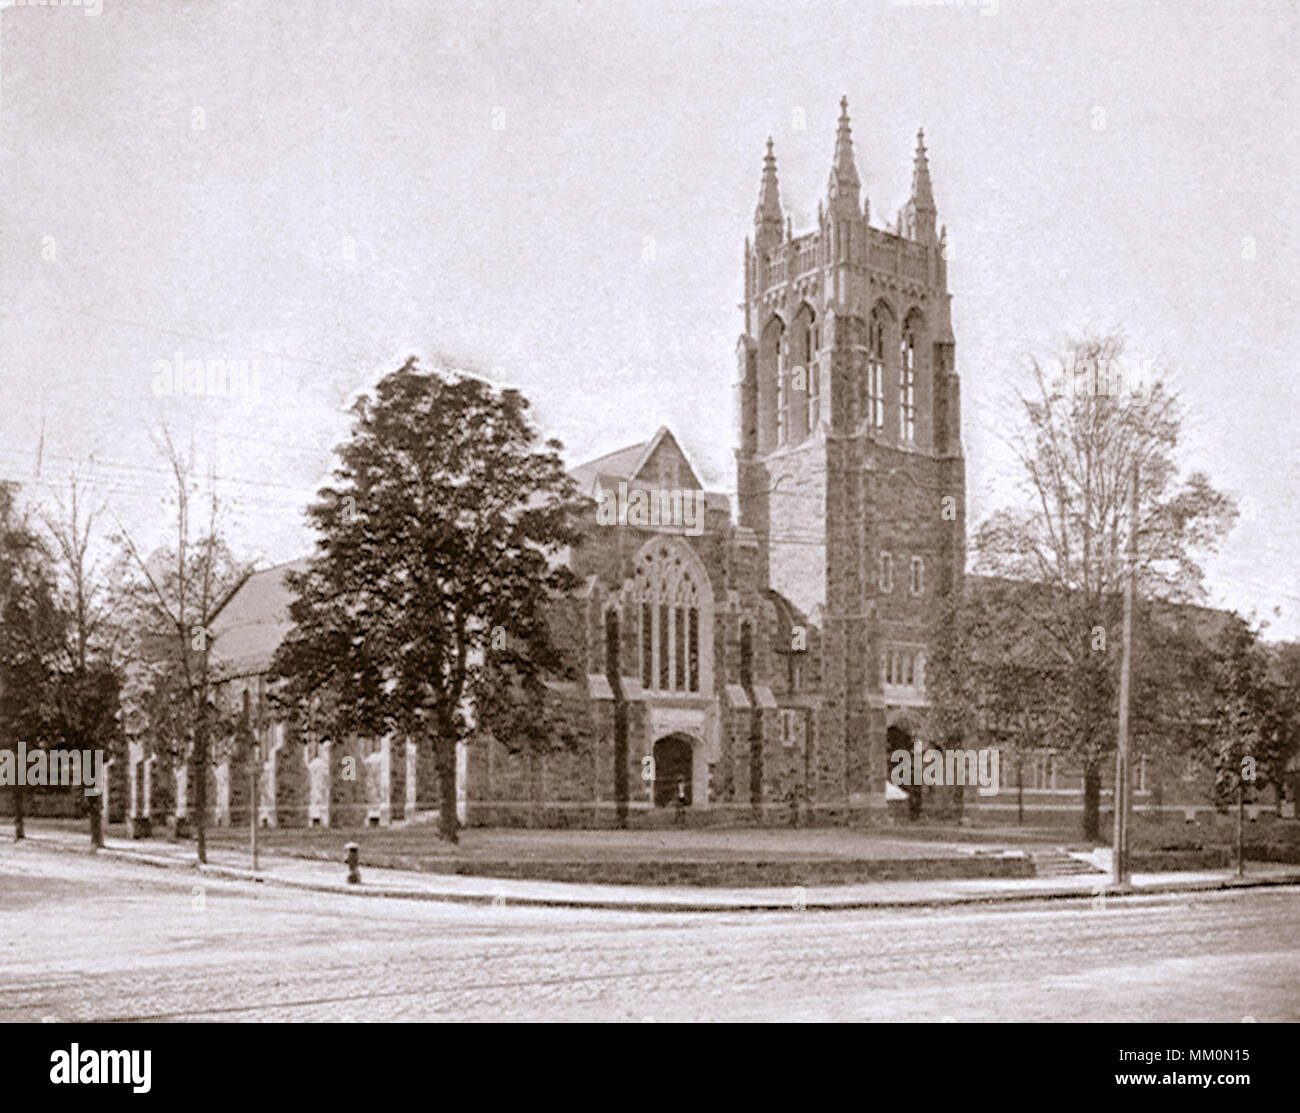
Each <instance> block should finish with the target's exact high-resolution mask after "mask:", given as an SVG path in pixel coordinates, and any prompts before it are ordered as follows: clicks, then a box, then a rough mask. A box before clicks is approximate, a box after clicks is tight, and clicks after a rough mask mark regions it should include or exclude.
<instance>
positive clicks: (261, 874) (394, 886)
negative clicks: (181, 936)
mask: <svg viewBox="0 0 1300 1113" xmlns="http://www.w3.org/2000/svg"><path fill="white" fill-rule="evenodd" d="M27 841H28V842H29V843H30V844H31V845H32V847H33V848H40V849H45V850H57V851H65V852H71V853H81V854H89V846H88V840H87V839H86V836H85V835H84V834H83V833H76V834H75V835H74V834H73V833H72V832H68V833H67V834H64V833H62V832H41V833H40V834H36V835H29V836H28V839H27ZM100 854H101V855H102V856H104V857H107V858H111V859H114V860H118V861H122V862H133V863H137V864H141V865H152V866H158V867H163V868H170V869H185V870H193V871H197V872H200V873H203V874H205V875H207V876H210V877H219V878H226V879H230V880H237V881H250V882H257V883H261V884H271V885H277V886H283V887H286V888H294V889H304V890H309V891H312V892H323V893H340V894H346V895H348V896H370V897H387V898H393V899H402V900H431V901H448V902H455V903H462V904H490V905H497V906H501V905H513V906H533V907H543V908H583V909H612V910H621V911H627V912H740V911H791V910H794V911H803V910H808V909H826V910H835V909H840V910H851V909H869V908H898V907H918V908H926V907H944V906H949V905H971V904H995V903H1007V902H1014V901H1044V900H1068V899H1074V900H1079V899H1094V898H1096V897H1097V896H1098V895H1099V894H1101V893H1104V894H1105V896H1106V899H1108V900H1109V899H1121V900H1122V899H1123V898H1124V897H1126V896H1130V895H1147V894H1158V893H1192V892H1210V891H1214V890H1220V889H1238V888H1256V887H1261V886H1278V885H1300V869H1297V868H1296V867H1295V866H1291V865H1281V864H1279V865H1272V864H1269V863H1248V866H1247V869H1248V873H1247V876H1246V877H1245V878H1244V879H1239V878H1237V877H1236V876H1234V875H1229V874H1225V873H1224V871H1221V870H1220V871H1187V872H1179V873H1140V874H1134V875H1133V878H1132V885H1131V887H1130V888H1128V889H1124V890H1119V889H1115V888H1114V887H1112V886H1111V885H1110V880H1109V875H1106V874H1092V875H1088V874H1083V875H1079V876H1074V877H1043V878H1023V879H1015V880H1009V879H1006V878H995V879H985V878H982V879H965V880H953V881H876V882H871V883H868V884H861V885H839V886H825V887H809V888H806V889H805V888H801V887H787V888H779V889H713V888H707V889H706V888H695V887H669V886H663V887H660V886H655V887H650V886H632V885H586V884H571V883H568V882H561V881H524V880H512V879H505V878H494V877H466V876H458V875H452V874H435V873H420V872H415V871H410V870H396V869H382V868H379V867H368V866H366V864H365V862H364V861H363V862H362V863H361V876H362V882H361V884H359V885H349V884H347V883H346V876H347V869H346V867H345V866H344V864H343V862H342V861H341V860H340V861H339V862H338V863H333V862H324V861H314V860H309V859H302V858H290V857H286V856H282V855H272V854H263V855H260V856H259V865H260V867H261V868H260V869H259V870H258V872H257V873H253V871H252V870H251V869H250V868H249V858H248V855H247V853H244V854H239V853H236V852H234V851H231V850H224V849H217V848H212V849H210V850H209V854H208V864H207V865H204V866H198V865H196V864H195V861H194V844H193V843H192V842H184V843H170V842H161V841H159V842H151V843H150V844H149V845H148V847H147V848H143V849H142V848H141V845H140V843H138V842H131V841H129V840H126V839H118V838H108V839H105V845H104V849H103V850H102V851H100Z"/></svg>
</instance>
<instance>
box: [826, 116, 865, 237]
mask: <svg viewBox="0 0 1300 1113" xmlns="http://www.w3.org/2000/svg"><path fill="white" fill-rule="evenodd" d="M861 192H862V182H861V181H860V180H859V178H858V168H857V166H856V165H855V164H854V162H853V132H852V129H851V128H850V126H849V98H848V97H841V98H840V119H839V125H838V127H837V129H836V132H835V157H834V159H833V160H832V162H831V176H830V181H829V183H828V185H827V195H828V197H829V198H830V213H831V217H832V218H833V219H841V220H843V219H846V218H854V219H857V218H860V217H861V216H862V209H861V208H860V207H859V205H858V195H859V193H861Z"/></svg>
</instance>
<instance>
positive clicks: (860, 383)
mask: <svg viewBox="0 0 1300 1113" xmlns="http://www.w3.org/2000/svg"><path fill="white" fill-rule="evenodd" d="M860 194H861V182H860V179H859V177H858V170H857V166H856V163H855V158H854V151H853V136H852V130H851V126H850V121H849V113H848V102H847V99H845V100H841V102H840V117H839V122H838V126H837V129H836V135H835V149H834V154H833V157H832V162H831V170H830V178H829V183H828V186H827V196H826V199H825V201H824V203H821V204H819V205H818V219H817V226H816V227H815V228H814V229H813V230H812V231H810V232H807V233H805V234H803V235H799V236H793V235H791V233H790V229H789V226H788V224H785V223H784V222H783V219H782V211H781V203H780V198H779V195H778V191H777V176H776V157H775V155H774V153H773V150H772V142H771V140H770V139H769V140H768V149H767V156H766V158H765V159H764V164H763V174H762V185H761V189H760V194H759V203H758V207H757V209H756V211H755V214H754V236H753V240H752V242H750V241H749V240H746V244H745V264H744V269H745V276H744V287H745V300H744V313H745V324H744V331H743V333H742V334H741V337H740V342H739V346H738V353H737V354H738V361H739V382H738V384H737V393H738V401H739V415H738V416H739V424H740V429H739V447H738V449H737V452H736V458H737V486H738V499H739V507H740V524H741V526H743V527H748V528H750V529H752V530H754V532H755V533H756V535H757V537H758V540H759V554H760V574H761V576H762V578H763V580H764V585H765V586H766V587H768V588H770V589H771V590H773V591H775V592H777V593H779V594H780V595H781V596H783V597H784V598H785V599H786V600H788V601H789V603H791V604H792V605H793V607H794V610H795V612H796V613H801V614H803V615H805V616H807V618H808V620H809V621H810V622H811V623H812V624H813V625H814V626H816V627H819V628H820V630H821V639H820V646H821V660H820V662H818V666H819V667H818V668H816V669H814V670H810V675H815V676H817V677H819V680H818V684H819V687H820V690H821V695H822V699H821V710H820V711H819V713H818V715H817V718H816V721H815V723H814V725H813V735H814V737H813V739H812V740H811V745H812V747H813V754H812V762H811V764H812V774H813V776H812V783H813V793H814V803H816V804H819V805H821V806H822V807H826V808H839V807H841V806H846V805H847V806H853V805H865V806H883V804H884V784H885V779H886V774H887V768H888V766H887V752H888V750H892V749H894V748H897V747H898V746H904V745H910V744H911V737H910V736H911V734H912V733H914V732H915V730H916V728H917V726H918V724H919V718H920V712H921V710H922V709H923V708H924V707H925V682H924V676H925V658H926V656H927V648H928V646H929V644H930V643H931V640H932V638H933V636H934V630H935V624H936V622H937V620H938V618H939V615H940V614H941V613H942V607H943V602H944V596H945V594H946V593H949V592H953V591H957V590H960V587H961V581H962V571H963V567H964V562H965V464H964V461H963V458H962V446H961V401H960V390H959V384H958V378H957V373H956V369H955V363H954V351H955V343H954V340H953V335H952V325H951V319H950V313H949V302H950V295H949V293H948V279H947V264H946V260H945V236H944V234H943V233H942V232H940V233H938V234H936V230H935V229H936V219H937V210H936V207H935V202H934V195H933V190H932V186H931V181H930V167H929V161H928V158H927V155H926V150H925V144H924V140H923V136H922V135H920V134H918V137H917V149H916V156H915V163H914V166H913V173H912V188H911V195H910V197H909V199H908V201H907V203H906V205H905V206H904V208H903V210H902V212H901V213H900V214H899V218H898V222H897V226H896V227H895V228H891V229H880V228H875V227H872V226H871V224H870V209H869V205H868V202H867V199H866V198H865V197H862V196H860Z"/></svg>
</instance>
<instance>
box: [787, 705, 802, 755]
mask: <svg viewBox="0 0 1300 1113" xmlns="http://www.w3.org/2000/svg"><path fill="white" fill-rule="evenodd" d="M806 736H807V719H806V718H805V717H804V712H803V709H802V708H798V707H783V708H781V744H782V745H783V746H787V747H788V746H802V745H803V743H804V739H805V737H806Z"/></svg>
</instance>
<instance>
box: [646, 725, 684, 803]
mask: <svg viewBox="0 0 1300 1113" xmlns="http://www.w3.org/2000/svg"><path fill="white" fill-rule="evenodd" d="M692 756H693V754H692V750H691V740H690V739H689V738H686V737H685V736H683V735H680V734H670V735H668V736H667V737H665V738H661V739H659V741H658V742H656V743H655V746H654V759H655V807H656V808H667V807H672V806H674V805H675V804H676V803H677V796H678V792H679V791H680V792H681V793H683V794H684V795H685V797H686V805H687V807H689V806H690V803H691V796H692V785H691V763H692V762H691V759H692Z"/></svg>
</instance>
